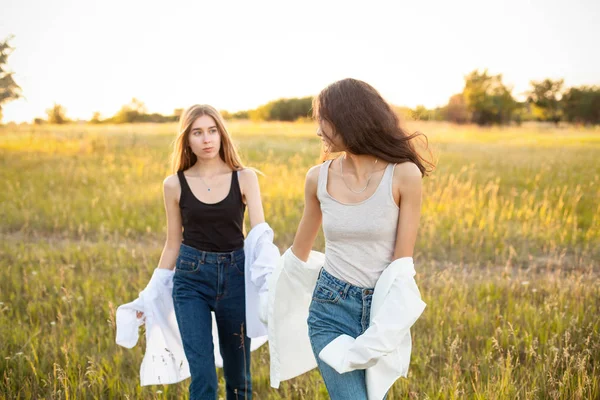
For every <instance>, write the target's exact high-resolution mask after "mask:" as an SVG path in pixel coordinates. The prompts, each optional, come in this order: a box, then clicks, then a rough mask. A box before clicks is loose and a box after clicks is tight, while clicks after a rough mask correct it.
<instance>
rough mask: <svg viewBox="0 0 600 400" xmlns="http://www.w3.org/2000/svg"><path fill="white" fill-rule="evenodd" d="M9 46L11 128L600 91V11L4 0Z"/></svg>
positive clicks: (577, 3) (562, 5)
mask: <svg viewBox="0 0 600 400" xmlns="http://www.w3.org/2000/svg"><path fill="white" fill-rule="evenodd" d="M1 8H2V11H1V14H0V40H1V39H4V38H5V37H7V36H8V35H9V34H14V35H15V38H14V39H13V40H12V41H11V44H12V45H13V47H15V48H16V50H15V51H14V52H13V53H12V55H11V56H10V57H9V67H10V69H11V70H12V71H14V72H15V80H16V81H17V83H18V84H19V85H20V86H21V87H22V89H23V94H24V96H25V99H22V100H19V101H15V102H11V103H8V104H6V105H5V106H4V122H8V121H11V120H12V121H17V122H21V121H31V120H32V119H33V118H34V117H45V116H46V114H45V110H46V109H47V108H49V107H50V106H51V105H52V104H53V103H54V102H57V103H59V104H62V105H63V106H65V107H66V109H67V115H68V116H69V117H70V118H85V119H89V118H91V116H92V113H93V112H94V111H100V112H101V113H102V115H103V117H107V116H111V115H113V114H114V113H115V112H116V111H117V110H118V109H119V108H120V107H121V106H122V105H123V104H126V103H128V102H129V101H130V100H131V98H132V97H136V98H138V99H140V100H141V101H143V102H144V103H145V104H146V105H147V107H148V110H149V111H150V112H160V113H164V114H170V113H172V111H173V109H175V108H184V107H187V106H189V105H192V104H195V103H208V104H212V105H213V106H215V107H217V108H218V109H226V110H229V111H237V110H242V109H249V108H255V107H257V106H258V105H260V104H264V103H266V102H268V101H270V100H274V99H277V98H281V97H300V96H307V95H314V94H316V93H318V92H319V90H321V89H322V88H323V87H324V86H326V85H327V84H329V83H331V82H333V81H335V80H337V79H341V78H345V77H354V78H358V79H363V80H365V81H367V82H369V83H370V84H372V85H373V86H375V87H376V88H377V89H378V90H379V91H380V92H381V93H382V94H383V95H384V97H386V98H387V99H388V100H389V101H390V102H392V103H394V104H397V105H406V106H410V107H414V106H416V105H418V104H423V105H425V106H427V107H434V106H438V105H443V104H445V103H446V102H447V100H448V98H449V97H450V96H451V95H452V94H454V93H457V92H460V91H461V90H462V87H463V83H464V81H463V77H464V75H466V74H467V73H469V72H470V71H472V70H473V69H476V68H480V69H482V68H489V70H490V72H491V73H502V74H503V75H504V82H505V83H506V84H509V85H512V86H513V87H514V92H513V93H514V94H515V95H518V94H519V93H522V92H523V91H525V90H526V89H527V87H528V84H529V81H530V80H532V79H533V80H541V79H544V78H546V77H550V78H565V81H566V84H567V85H569V86H572V85H582V84H600V52H599V51H598V49H599V47H598V42H597V41H598V39H599V38H600V24H599V23H598V21H600V1H598V0H572V1H571V2H567V1H566V0H562V1H558V0H545V1H544V0H529V1H527V0H504V1H498V0H497V1H493V2H492V1H485V0H454V1H447V0H425V1H423V0H413V1H404V0H395V1H377V0H368V1H361V2H356V1H349V0H345V1H327V0H316V1H313V0H303V1H298V2H290V1H285V0H274V1H265V0H254V1H247V0H246V1H235V2H234V1H226V0H212V1H206V0H205V1H199V0H196V1H191V0H190V1H179V0H170V1H154V0H152V1H150V0H145V1H139V0H102V1H100V0H96V1H91V0H52V1H43V0H35V1H34V0H2V6H1Z"/></svg>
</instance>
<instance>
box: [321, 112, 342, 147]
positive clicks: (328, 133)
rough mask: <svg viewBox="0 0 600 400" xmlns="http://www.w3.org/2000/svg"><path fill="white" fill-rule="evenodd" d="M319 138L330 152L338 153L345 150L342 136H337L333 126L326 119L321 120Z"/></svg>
mask: <svg viewBox="0 0 600 400" xmlns="http://www.w3.org/2000/svg"><path fill="white" fill-rule="evenodd" d="M317 136H318V137H320V138H321V141H323V145H324V146H325V148H326V149H327V151H328V152H330V153H337V152H340V151H344V150H345V147H344V143H343V141H342V138H341V136H340V135H338V134H336V133H335V131H334V129H333V126H332V125H331V124H330V123H329V122H327V121H326V120H324V119H319V127H318V128H317Z"/></svg>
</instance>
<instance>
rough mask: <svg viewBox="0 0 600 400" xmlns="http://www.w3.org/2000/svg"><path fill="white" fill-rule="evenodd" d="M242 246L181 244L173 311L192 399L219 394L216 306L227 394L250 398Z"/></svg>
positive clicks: (233, 397)
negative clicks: (212, 248)
mask: <svg viewBox="0 0 600 400" xmlns="http://www.w3.org/2000/svg"><path fill="white" fill-rule="evenodd" d="M244 261H245V258H244V250H243V249H240V250H236V251H232V252H230V253H212V252H205V251H200V250H197V249H195V248H193V247H190V246H186V245H184V244H182V245H181V247H180V250H179V257H178V258H177V264H176V266H175V276H174V278H173V301H174V304H175V315H176V317H177V323H178V325H179V331H180V332H181V339H182V341H183V349H184V351H185V356H186V358H187V360H188V362H189V365H190V373H191V377H192V381H191V384H190V399H192V400H215V399H216V398H217V391H218V383H217V374H216V370H215V362H214V346H213V339H212V319H211V318H212V317H211V311H214V313H215V316H216V320H217V327H218V330H219V344H220V347H221V348H220V351H221V356H222V357H223V373H224V376H225V390H226V393H227V400H239V399H252V382H251V376H250V338H248V336H247V335H246V305H245V301H246V300H245V281H244Z"/></svg>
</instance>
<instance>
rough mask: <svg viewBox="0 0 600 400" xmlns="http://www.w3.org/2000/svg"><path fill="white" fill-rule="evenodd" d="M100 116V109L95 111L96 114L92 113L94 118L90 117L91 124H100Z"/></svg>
mask: <svg viewBox="0 0 600 400" xmlns="http://www.w3.org/2000/svg"><path fill="white" fill-rule="evenodd" d="M100 116H101V114H100V111H96V112H94V114H93V115H92V119H90V123H91V124H100V123H102V119H101V118H100Z"/></svg>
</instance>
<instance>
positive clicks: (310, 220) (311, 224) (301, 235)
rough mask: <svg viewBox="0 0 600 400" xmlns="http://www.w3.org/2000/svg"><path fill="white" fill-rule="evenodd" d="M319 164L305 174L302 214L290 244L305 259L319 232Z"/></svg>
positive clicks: (320, 217)
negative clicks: (292, 241)
mask: <svg viewBox="0 0 600 400" xmlns="http://www.w3.org/2000/svg"><path fill="white" fill-rule="evenodd" d="M320 168H321V166H320V165H317V166H315V167H312V168H311V169H310V170H308V173H307V174H306V183H305V184H304V214H302V219H301V220H300V225H298V230H297V231H296V237H294V243H293V244H292V251H293V252H294V254H295V255H296V257H298V258H299V259H301V260H303V261H306V260H308V255H309V254H310V251H311V249H312V246H313V244H314V242H315V239H316V238H317V233H319V227H320V226H321V220H322V218H323V215H322V213H321V205H320V203H319V199H318V198H317V183H318V179H319V169H320Z"/></svg>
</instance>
